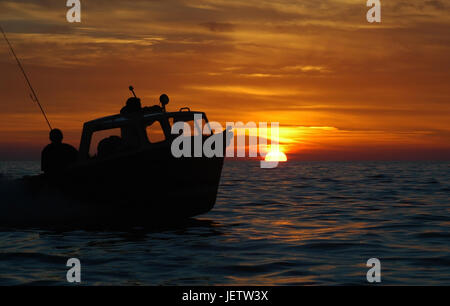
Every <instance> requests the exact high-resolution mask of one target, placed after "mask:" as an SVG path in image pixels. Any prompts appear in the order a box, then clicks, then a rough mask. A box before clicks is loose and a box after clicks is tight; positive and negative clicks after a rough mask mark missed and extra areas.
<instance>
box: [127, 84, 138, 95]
mask: <svg viewBox="0 0 450 306" xmlns="http://www.w3.org/2000/svg"><path fill="white" fill-rule="evenodd" d="M128 89H129V90H130V91H131V92H132V93H133V96H134V97H135V98H137V97H136V94H135V93H134V87H133V86H130V87H128Z"/></svg>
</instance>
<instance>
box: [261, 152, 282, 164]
mask: <svg viewBox="0 0 450 306" xmlns="http://www.w3.org/2000/svg"><path fill="white" fill-rule="evenodd" d="M265 161H277V162H285V161H287V157H286V154H284V153H283V152H281V151H270V152H269V153H267V155H266V158H265Z"/></svg>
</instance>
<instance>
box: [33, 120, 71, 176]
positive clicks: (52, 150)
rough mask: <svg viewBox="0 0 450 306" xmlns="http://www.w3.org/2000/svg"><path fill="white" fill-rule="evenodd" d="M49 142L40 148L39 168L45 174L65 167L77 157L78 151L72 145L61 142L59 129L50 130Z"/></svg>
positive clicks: (61, 136) (61, 137)
mask: <svg viewBox="0 0 450 306" xmlns="http://www.w3.org/2000/svg"><path fill="white" fill-rule="evenodd" d="M49 136H50V141H51V143H50V144H49V145H47V146H46V147H45V148H44V150H42V155H41V169H42V171H44V173H46V174H49V173H50V174H52V173H55V172H59V171H62V170H64V169H66V168H67V167H68V166H70V165H71V164H73V163H75V162H76V161H77V159H78V151H77V149H75V148H74V147H73V146H71V145H69V144H66V143H63V142H62V140H63V138H64V136H63V133H62V132H61V130H59V129H53V130H51V131H50V135H49Z"/></svg>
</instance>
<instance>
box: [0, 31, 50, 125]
mask: <svg viewBox="0 0 450 306" xmlns="http://www.w3.org/2000/svg"><path fill="white" fill-rule="evenodd" d="M0 31H1V32H2V33H3V37H4V38H5V40H6V42H7V43H8V46H9V48H10V49H11V52H12V54H13V55H14V58H15V59H16V61H17V65H19V68H20V70H21V71H22V73H23V76H24V77H25V80H26V81H27V84H28V87H30V90H31V95H30V96H31V100H33V101H34V102H36V103H37V105H38V106H39V108H40V109H41V112H42V115H44V118H45V121H47V124H48V127H49V128H50V131H51V130H52V126H51V125H50V121H48V118H47V115H46V114H45V112H44V109H43V108H42V105H41V103H40V102H39V99H38V97H37V95H36V92H35V91H34V89H33V86H31V83H30V80H29V79H28V76H27V74H26V73H25V70H24V69H23V67H22V64H21V63H20V61H19V59H18V58H17V55H16V53H15V52H14V49H13V47H12V46H11V43H10V42H9V40H8V38H7V37H6V34H5V32H4V31H3V28H2V27H1V26H0Z"/></svg>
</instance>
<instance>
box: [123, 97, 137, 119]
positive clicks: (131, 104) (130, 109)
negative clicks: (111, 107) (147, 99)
mask: <svg viewBox="0 0 450 306" xmlns="http://www.w3.org/2000/svg"><path fill="white" fill-rule="evenodd" d="M140 110H142V106H141V99H139V98H136V97H131V98H129V99H128V100H127V104H126V105H125V106H124V107H122V109H121V110H120V113H121V114H122V115H125V114H131V113H136V112H139V111H140Z"/></svg>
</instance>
